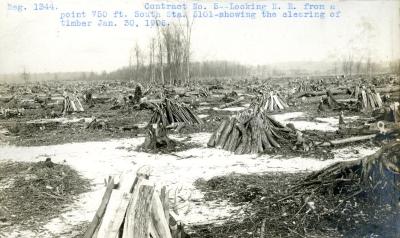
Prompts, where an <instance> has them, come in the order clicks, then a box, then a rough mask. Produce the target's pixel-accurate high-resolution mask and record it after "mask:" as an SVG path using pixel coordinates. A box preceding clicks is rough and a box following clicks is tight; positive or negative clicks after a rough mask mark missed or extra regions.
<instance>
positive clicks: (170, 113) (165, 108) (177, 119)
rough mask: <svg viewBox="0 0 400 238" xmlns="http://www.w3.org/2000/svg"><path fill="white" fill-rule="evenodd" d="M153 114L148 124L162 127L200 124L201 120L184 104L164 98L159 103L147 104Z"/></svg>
mask: <svg viewBox="0 0 400 238" xmlns="http://www.w3.org/2000/svg"><path fill="white" fill-rule="evenodd" d="M147 107H148V108H151V109H152V110H153V111H154V113H153V116H152V117H151V119H150V122H149V123H150V124H158V123H162V124H163V125H164V126H168V125H171V124H173V123H175V124H176V123H185V124H189V125H191V124H202V123H203V122H202V120H201V119H200V118H199V117H198V116H197V115H196V114H195V113H194V112H193V111H192V110H191V109H190V108H189V107H188V106H186V105H185V104H183V103H179V102H176V101H173V100H171V99H168V98H165V99H164V100H163V101H162V102H160V103H147Z"/></svg>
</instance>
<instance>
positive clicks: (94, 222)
mask: <svg viewBox="0 0 400 238" xmlns="http://www.w3.org/2000/svg"><path fill="white" fill-rule="evenodd" d="M114 186H115V184H114V178H110V179H109V180H108V184H107V188H106V192H105V193H104V195H103V199H102V200H101V204H100V207H99V209H98V210H97V211H96V214H95V216H94V218H93V220H92V222H91V223H90V225H89V228H88V229H87V230H86V232H85V234H84V236H83V237H84V238H91V237H93V235H94V233H95V232H96V229H98V226H99V224H100V222H101V219H102V218H103V215H104V213H105V211H106V208H107V204H108V201H109V200H110V197H111V193H112V191H113V188H114Z"/></svg>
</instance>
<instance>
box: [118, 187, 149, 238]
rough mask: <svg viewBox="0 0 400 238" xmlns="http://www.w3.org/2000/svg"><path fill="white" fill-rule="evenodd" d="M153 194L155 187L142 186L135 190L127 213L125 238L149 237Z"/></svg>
mask: <svg viewBox="0 0 400 238" xmlns="http://www.w3.org/2000/svg"><path fill="white" fill-rule="evenodd" d="M136 191H137V193H136ZM153 194H154V186H149V185H141V186H140V187H139V188H138V189H135V192H134V195H133V196H132V199H131V203H130V206H129V207H128V211H127V212H126V218H125V225H124V233H123V235H122V237H123V238H132V237H135V238H148V237H149V226H150V219H151V216H150V214H151V207H152V200H153Z"/></svg>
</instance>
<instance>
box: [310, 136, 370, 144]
mask: <svg viewBox="0 0 400 238" xmlns="http://www.w3.org/2000/svg"><path fill="white" fill-rule="evenodd" d="M375 136H376V135H375V134H373V135H365V136H355V137H350V138H346V139H340V140H332V141H329V142H324V143H322V144H317V145H319V146H332V145H341V144H346V143H353V142H357V141H363V140H369V139H372V138H375Z"/></svg>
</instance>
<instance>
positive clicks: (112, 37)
mask: <svg viewBox="0 0 400 238" xmlns="http://www.w3.org/2000/svg"><path fill="white" fill-rule="evenodd" d="M9 2H13V3H16V2H19V3H21V4H23V5H24V6H26V7H28V8H31V7H32V3H33V1H9ZM53 2H54V3H55V5H56V6H57V7H58V8H59V9H62V10H58V11H55V12H53V13H51V12H50V13H46V12H37V11H36V12H35V11H26V12H23V13H17V12H15V11H10V10H8V9H7V8H8V6H7V2H5V1H2V5H0V46H1V50H0V74H1V73H15V72H17V73H19V72H22V71H23V69H24V68H26V70H27V71H29V72H60V71H64V72H66V71H98V72H99V71H102V70H106V71H110V70H114V69H117V68H119V67H122V66H126V65H127V64H128V59H129V52H130V51H131V50H132V48H133V47H134V45H135V43H136V42H138V44H139V45H140V47H141V48H142V49H146V47H148V39H149V37H150V36H152V35H155V29H149V28H145V27H139V28H123V27H116V28H111V29H108V28H85V29H83V28H66V27H62V26H61V25H60V21H59V18H60V12H71V11H73V10H75V11H82V10H85V11H86V13H87V14H90V12H91V10H96V9H98V10H102V9H105V10H109V11H111V10H114V9H121V10H125V11H126V12H129V11H130V12H132V11H134V10H135V9H139V8H141V7H142V6H143V3H144V1H142V0H113V1H110V0H90V1H85V2H84V3H82V2H83V1H81V0H79V1H78V0H53ZM151 2H153V3H154V2H156V1H151ZM237 2H246V1H237ZM247 2H250V1H247ZM275 2H278V3H280V4H282V5H286V3H287V2H284V1H275ZM293 2H295V3H296V4H297V5H298V8H300V7H302V5H303V4H304V2H300V1H293ZM263 3H265V4H271V1H269V2H268V1H263ZM315 3H316V2H315ZM329 3H335V4H336V5H337V7H338V10H340V11H341V13H340V17H339V18H327V19H324V20H315V19H314V20H310V19H305V20H298V19H297V20H293V19H291V20H289V19H283V18H280V19H260V20H256V21H254V20H237V19H234V20H232V19H231V20H215V19H212V20H201V19H195V21H194V25H193V33H192V51H193V58H194V59H195V60H234V61H237V62H241V63H245V64H254V65H256V64H268V63H274V62H286V61H322V60H330V61H334V60H337V59H340V58H342V57H345V56H347V55H349V54H353V58H354V59H356V60H357V59H358V58H363V59H365V58H366V57H368V55H370V56H371V58H372V59H373V60H375V61H386V60H391V59H397V58H399V55H400V47H399V45H400V44H399V43H400V39H399V38H400V32H399V28H400V21H399V14H400V4H399V3H400V1H398V0H393V1H391V0H385V1H370V0H368V1H362V0H360V1H329ZM94 24H95V23H94Z"/></svg>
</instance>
